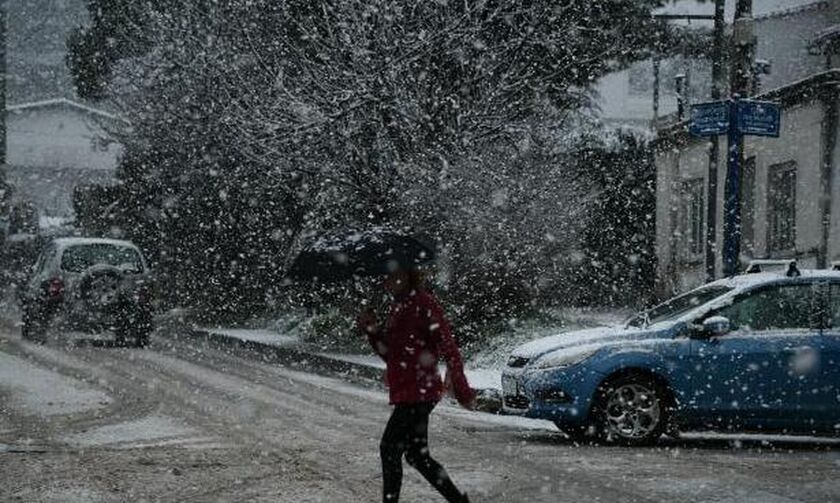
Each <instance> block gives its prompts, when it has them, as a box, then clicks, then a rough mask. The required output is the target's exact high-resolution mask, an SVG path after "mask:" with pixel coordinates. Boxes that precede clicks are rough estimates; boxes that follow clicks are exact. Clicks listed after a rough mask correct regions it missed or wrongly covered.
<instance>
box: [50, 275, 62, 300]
mask: <svg viewBox="0 0 840 503" xmlns="http://www.w3.org/2000/svg"><path fill="white" fill-rule="evenodd" d="M62 295H64V282H63V281H61V278H53V279H51V280H50V281H49V283H47V296H48V297H49V298H51V299H54V298H57V297H61V296H62Z"/></svg>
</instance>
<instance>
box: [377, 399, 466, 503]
mask: <svg viewBox="0 0 840 503" xmlns="http://www.w3.org/2000/svg"><path fill="white" fill-rule="evenodd" d="M435 405H436V404H435V403H432V402H429V403H425V402H424V403H413V404H401V405H397V406H396V407H395V408H394V412H393V413H392V414H391V418H390V419H389V420H388V426H386V427H385V433H383V435H382V442H381V443H380V444H379V452H380V455H381V456H382V483H383V484H382V485H383V488H382V489H383V490H382V501H384V502H385V503H396V502H397V501H399V499H400V488H401V487H402V457H403V455H405V460H406V461H408V464H409V465H411V466H413V467H414V468H416V469H417V471H419V472H420V473H421V474H422V475H423V477H425V479H426V480H428V481H429V483H430V484H432V485H433V486H434V487H435V489H437V490H438V492H440V493H441V494H442V495H443V497H444V498H446V501H449V502H459V501H463V497H464V496H463V495H462V494H461V492H460V491H458V488H456V487H455V484H453V483H452V480H451V479H450V478H449V475H447V474H446V470H444V469H443V467H442V466H440V464H439V463H438V462H437V461H435V460H434V459H432V457H431V456H430V455H429V414H431V413H432V409H434V408H435Z"/></svg>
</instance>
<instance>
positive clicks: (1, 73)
mask: <svg viewBox="0 0 840 503" xmlns="http://www.w3.org/2000/svg"><path fill="white" fill-rule="evenodd" d="M6 17H7V12H6V0H0V220H2V219H4V218H5V217H6V214H7V213H8V210H9V208H8V207H7V205H8V202H9V198H10V196H11V194H10V193H9V192H10V187H9V184H8V183H6V81H7V76H6V71H7V66H6ZM0 239H4V238H3V235H2V234H0ZM0 244H2V241H0Z"/></svg>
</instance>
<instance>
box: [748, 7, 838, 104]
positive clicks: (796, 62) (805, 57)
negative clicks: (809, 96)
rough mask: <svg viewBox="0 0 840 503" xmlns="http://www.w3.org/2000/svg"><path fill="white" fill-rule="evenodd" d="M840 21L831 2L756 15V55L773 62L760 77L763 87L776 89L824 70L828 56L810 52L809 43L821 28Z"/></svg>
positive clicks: (758, 57)
mask: <svg viewBox="0 0 840 503" xmlns="http://www.w3.org/2000/svg"><path fill="white" fill-rule="evenodd" d="M834 1H836V0H834ZM837 22H840V18H838V17H837V14H836V13H835V12H834V11H833V10H832V9H831V8H830V7H829V5H828V4H822V5H821V6H820V7H818V8H814V9H810V10H804V11H802V12H799V13H795V14H791V15H786V16H771V17H764V18H759V19H757V20H756V23H755V35H756V41H757V45H756V48H755V55H756V58H757V59H766V60H769V61H770V62H771V63H772V71H771V72H770V74H769V75H764V76H762V78H761V83H762V89H764V90H770V89H776V88H778V87H782V86H785V85H787V84H790V83H791V82H796V81H797V80H802V79H804V78H806V77H808V76H809V75H812V74H814V73H816V72H819V71H822V70H824V69H825V58H824V57H823V56H820V55H813V54H810V52H809V51H808V44H809V43H810V41H811V40H812V39H813V38H814V36H815V35H816V34H817V33H818V32H820V31H821V30H823V29H825V28H827V27H829V26H831V25H833V24H835V23H837Z"/></svg>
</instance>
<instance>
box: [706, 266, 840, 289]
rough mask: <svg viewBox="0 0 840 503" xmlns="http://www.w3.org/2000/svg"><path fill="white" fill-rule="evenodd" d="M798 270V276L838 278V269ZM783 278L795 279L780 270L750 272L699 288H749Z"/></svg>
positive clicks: (839, 276) (839, 275)
mask: <svg viewBox="0 0 840 503" xmlns="http://www.w3.org/2000/svg"><path fill="white" fill-rule="evenodd" d="M799 272H800V276H799V277H800V278H825V279H840V271H832V270H828V269H802V270H800V271H799ZM785 279H791V280H795V279H796V277H788V276H786V275H785V274H784V273H781V272H759V273H751V274H740V275H738V276H734V277H731V278H724V279H719V280H717V281H713V282H711V283H708V284H706V285H703V286H701V287H700V288H704V287H709V286H725V287H728V288H735V289H738V290H743V289H745V288H751V287H754V286H757V285H761V284H764V283H770V282H775V281H781V280H785Z"/></svg>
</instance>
